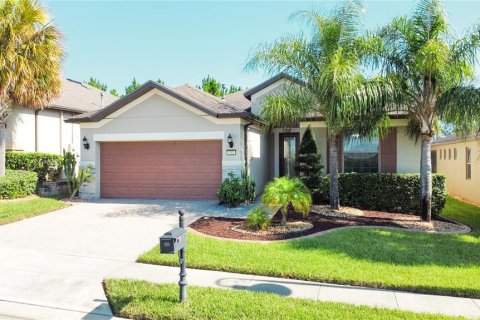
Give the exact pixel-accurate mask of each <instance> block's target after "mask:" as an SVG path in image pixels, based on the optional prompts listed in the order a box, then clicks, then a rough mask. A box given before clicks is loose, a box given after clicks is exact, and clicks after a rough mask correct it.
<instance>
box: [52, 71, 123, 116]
mask: <svg viewBox="0 0 480 320" xmlns="http://www.w3.org/2000/svg"><path fill="white" fill-rule="evenodd" d="M102 93H103V106H106V105H109V104H111V103H112V102H114V101H115V100H117V99H118V98H117V97H115V96H114V95H112V94H110V93H108V92H104V91H102V90H100V89H98V88H95V87H92V86H90V85H88V84H86V83H82V82H80V81H76V80H71V79H62V88H61V92H60V96H59V97H58V98H57V99H55V100H54V101H53V102H51V103H50V105H49V106H48V108H50V109H59V110H67V111H73V112H79V113H83V112H90V111H94V110H98V109H100V108H101V107H102V106H101V96H100V95H101V94H102Z"/></svg>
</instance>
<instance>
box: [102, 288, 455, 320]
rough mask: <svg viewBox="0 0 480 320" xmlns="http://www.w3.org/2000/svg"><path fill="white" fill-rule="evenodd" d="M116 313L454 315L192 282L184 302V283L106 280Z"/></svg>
mask: <svg viewBox="0 0 480 320" xmlns="http://www.w3.org/2000/svg"><path fill="white" fill-rule="evenodd" d="M104 288H105V292H106V296H107V298H108V301H109V303H110V306H111V307H112V310H113V313H114V315H115V316H119V317H125V318H132V319H142V320H153V319H164V320H165V319H209V320H218V319H225V320H227V319H262V320H263V319H295V320H301V319H453V318H450V317H446V316H440V315H428V314H418V313H412V312H405V311H398V310H388V309H381V308H371V307H366V306H354V305H349V304H344V303H332V302H317V301H310V300H306V299H294V298H286V297H281V296H278V295H274V294H270V293H259V292H251V291H245V290H227V289H216V288H201V287H195V286H189V287H188V301H187V302H186V303H184V304H181V303H178V302H177V301H178V300H177V299H178V286H177V285H175V284H153V283H149V282H145V281H136V280H127V279H116V280H105V282H104Z"/></svg>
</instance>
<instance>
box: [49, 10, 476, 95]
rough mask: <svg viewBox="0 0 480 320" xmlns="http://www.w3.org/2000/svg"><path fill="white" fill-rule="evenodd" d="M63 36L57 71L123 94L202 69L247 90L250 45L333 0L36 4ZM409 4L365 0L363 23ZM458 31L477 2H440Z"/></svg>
mask: <svg viewBox="0 0 480 320" xmlns="http://www.w3.org/2000/svg"><path fill="white" fill-rule="evenodd" d="M42 3H43V4H45V5H46V7H47V8H48V10H49V12H50V14H51V15H52V17H53V22H54V24H56V25H57V26H58V27H59V29H60V30H61V32H62V33H63V34H64V35H65V39H64V46H65V49H66V52H67V56H66V58H65V62H64V75H65V76H66V77H68V78H72V79H76V80H81V81H86V80H88V78H89V77H90V76H94V77H96V78H98V79H99V80H101V81H102V82H105V83H107V84H108V86H109V89H110V88H116V89H117V90H118V91H119V92H123V90H124V87H125V86H126V85H127V84H129V83H130V82H131V80H132V78H133V77H136V79H137V80H138V81H139V82H142V83H143V82H145V81H147V80H150V79H152V80H156V79H158V78H161V79H162V80H164V81H165V82H166V84H167V85H170V86H177V85H181V84H184V83H191V84H194V85H195V84H199V83H200V81H201V79H202V77H204V76H206V75H208V74H210V75H212V76H213V77H215V78H217V79H218V80H220V81H221V82H223V83H226V84H227V85H230V84H235V85H240V86H242V87H252V86H254V85H256V84H258V83H259V82H261V81H263V80H264V79H266V78H267V77H268V76H267V75H265V74H264V73H263V72H262V71H258V72H245V71H244V70H243V68H244V65H245V62H246V60H247V57H248V54H249V52H250V50H251V49H252V48H253V47H255V45H257V44H258V43H260V42H265V41H267V42H268V41H272V40H275V39H276V38H278V37H281V36H283V35H285V34H288V33H296V32H298V31H299V30H300V26H299V25H298V23H296V22H294V21H290V20H289V16H290V14H292V13H293V12H296V11H298V10H304V9H311V8H318V9H321V10H326V11H328V10H330V9H331V8H333V7H334V6H335V4H336V2H335V1H309V2H302V1H280V2H278V1H262V2H260V1H217V2H206V1H192V2H185V1H175V2H167V1H147V2H143V1H42ZM414 6H415V1H410V0H409V1H386V0H385V1H367V2H366V7H367V16H366V21H365V27H366V28H370V29H372V28H377V27H379V26H381V25H382V24H385V23H386V22H388V21H389V20H390V19H391V18H392V17H394V16H396V15H404V14H407V13H409V12H410V11H411V10H412V8H413V7H414ZM446 6H447V12H448V14H449V18H450V24H451V25H452V27H453V28H454V29H455V30H456V31H457V32H459V33H460V32H461V31H462V30H464V29H465V28H467V27H468V26H470V25H472V24H473V23H476V22H479V20H480V14H479V12H480V1H447V3H446Z"/></svg>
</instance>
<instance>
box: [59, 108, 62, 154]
mask: <svg viewBox="0 0 480 320" xmlns="http://www.w3.org/2000/svg"><path fill="white" fill-rule="evenodd" d="M59 116H60V117H59V120H60V141H59V144H60V154H62V152H63V110H60V111H59Z"/></svg>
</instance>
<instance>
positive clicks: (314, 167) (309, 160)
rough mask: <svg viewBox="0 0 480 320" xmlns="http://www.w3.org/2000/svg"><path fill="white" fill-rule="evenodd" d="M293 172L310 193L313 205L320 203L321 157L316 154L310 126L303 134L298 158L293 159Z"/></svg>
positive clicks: (316, 150) (316, 148) (315, 144)
mask: <svg viewBox="0 0 480 320" xmlns="http://www.w3.org/2000/svg"><path fill="white" fill-rule="evenodd" d="M295 171H296V172H297V174H298V177H299V178H300V179H301V180H302V181H303V183H304V184H305V186H306V187H307V188H308V189H309V190H310V192H311V193H312V198H313V199H312V200H313V203H320V200H321V196H320V194H319V190H320V188H321V179H320V177H321V175H322V174H323V164H322V156H321V155H320V153H318V147H317V143H316V142H315V138H314V137H313V134H312V130H311V129H310V126H308V128H307V130H305V133H304V134H303V137H302V142H301V144H300V149H299V151H298V156H297V158H296V159H295Z"/></svg>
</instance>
